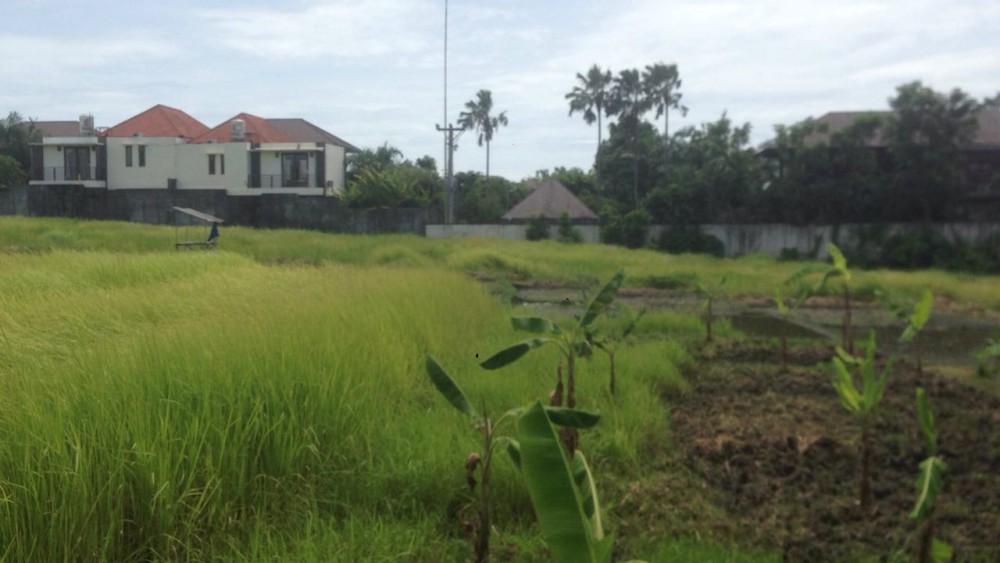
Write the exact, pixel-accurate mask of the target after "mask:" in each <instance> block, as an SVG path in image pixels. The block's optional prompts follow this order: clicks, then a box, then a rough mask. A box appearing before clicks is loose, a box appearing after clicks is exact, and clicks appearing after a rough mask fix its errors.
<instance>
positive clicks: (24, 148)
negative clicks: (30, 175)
mask: <svg viewBox="0 0 1000 563" xmlns="http://www.w3.org/2000/svg"><path fill="white" fill-rule="evenodd" d="M41 138H42V133H41V131H39V130H38V128H37V127H36V126H35V121H34V120H33V119H25V118H24V117H23V116H21V114H20V113H18V112H16V111H12V112H10V113H8V114H7V117H6V118H5V119H2V120H0V151H2V152H4V153H6V154H8V155H10V156H11V157H12V158H14V160H16V161H17V162H18V164H20V166H21V171H22V172H25V173H26V172H27V171H28V170H30V169H31V143H33V142H36V141H39V140H41Z"/></svg>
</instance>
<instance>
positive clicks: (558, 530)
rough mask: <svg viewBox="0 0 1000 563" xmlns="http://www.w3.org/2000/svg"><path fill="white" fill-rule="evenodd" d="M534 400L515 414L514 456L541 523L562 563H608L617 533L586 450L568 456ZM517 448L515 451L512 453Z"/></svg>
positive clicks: (552, 548) (557, 557)
mask: <svg viewBox="0 0 1000 563" xmlns="http://www.w3.org/2000/svg"><path fill="white" fill-rule="evenodd" d="M545 412H546V411H545V407H543V406H542V404H541V403H539V402H536V403H535V404H534V405H532V406H531V407H529V408H527V409H526V410H524V411H523V412H522V413H521V415H520V416H519V417H518V418H517V423H516V428H517V431H516V436H517V442H516V444H517V447H516V448H514V449H512V450H511V451H512V456H514V459H515V462H516V463H517V464H518V466H519V467H520V469H521V475H522V476H523V477H524V483H525V486H526V487H527V489H528V496H529V497H530V498H531V504H532V505H533V506H534V508H535V515H536V516H537V518H538V527H539V528H540V529H541V531H542V535H543V536H544V537H545V541H546V543H547V544H548V547H549V550H550V551H551V552H552V556H553V558H554V559H555V560H556V561H559V562H561V563H609V562H610V561H611V552H612V544H613V542H614V535H613V534H608V533H605V530H604V522H603V519H602V514H601V504H600V501H599V499H598V496H597V488H596V487H595V486H594V478H593V475H592V474H591V472H590V466H589V465H588V464H587V459H586V457H584V455H583V452H581V451H579V450H577V451H575V452H574V453H573V456H572V458H567V457H566V455H565V454H564V453H563V448H562V447H560V443H559V438H558V437H557V436H556V432H555V429H554V428H553V426H552V423H551V420H552V419H551V417H548V416H546V414H545ZM514 452H516V453H514Z"/></svg>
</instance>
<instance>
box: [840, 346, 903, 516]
mask: <svg viewBox="0 0 1000 563" xmlns="http://www.w3.org/2000/svg"><path fill="white" fill-rule="evenodd" d="M848 366H851V367H856V368H857V369H858V371H860V372H861V389H860V390H859V389H858V388H857V387H856V386H855V383H854V376H853V375H852V374H851V369H850V368H849V367H848ZM833 367H834V368H835V371H836V373H837V377H836V379H834V381H833V387H834V389H836V390H837V396H838V397H840V404H841V405H843V406H844V408H845V409H847V411H848V412H849V413H851V415H853V416H854V418H855V419H856V420H857V422H858V426H860V430H861V443H860V449H861V473H860V480H859V483H860V485H859V489H860V492H859V497H860V502H861V509H862V510H864V511H866V512H867V511H870V510H871V509H872V485H871V442H872V436H871V432H872V425H873V424H874V418H875V415H876V414H877V412H878V406H879V403H881V402H882V396H883V395H884V394H885V387H886V384H887V383H888V382H889V374H890V373H891V372H892V360H889V362H888V364H886V365H885V366H884V367H883V368H882V371H881V373H880V374H879V375H878V376H877V377H876V375H875V331H874V330H873V331H872V332H871V334H870V335H869V337H868V351H867V352H866V353H865V357H864V358H856V357H854V356H852V355H850V354H849V353H848V352H846V351H845V350H844V349H842V348H838V349H837V357H835V358H833Z"/></svg>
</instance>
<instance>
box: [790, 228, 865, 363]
mask: <svg viewBox="0 0 1000 563" xmlns="http://www.w3.org/2000/svg"><path fill="white" fill-rule="evenodd" d="M826 250H827V252H828V253H829V254H830V259H831V261H832V264H831V265H826V264H810V265H808V266H805V267H803V268H802V269H800V270H799V271H797V272H795V273H794V274H792V275H791V276H790V277H789V278H788V279H787V280H786V281H785V283H789V284H790V283H796V284H798V285H799V287H800V291H799V300H798V303H799V304H801V303H802V302H803V301H805V300H806V299H807V298H808V297H809V296H810V295H815V294H817V293H820V292H821V291H823V289H825V288H826V286H827V284H828V283H829V281H830V280H831V279H833V278H841V279H842V292H843V296H844V320H843V323H842V326H841V331H842V337H841V346H842V347H843V348H844V349H845V350H847V351H848V352H850V353H852V354H853V353H854V340H853V338H852V337H851V277H852V276H851V271H850V270H849V269H847V258H845V257H844V253H843V252H841V251H840V248H838V247H837V245H835V244H833V243H832V242H831V243H829V244H827V245H826ZM817 274H818V275H819V276H820V277H819V279H818V280H817V281H816V282H815V284H813V285H811V286H810V285H808V284H806V283H805V281H806V279H807V278H811V277H813V276H815V275H817Z"/></svg>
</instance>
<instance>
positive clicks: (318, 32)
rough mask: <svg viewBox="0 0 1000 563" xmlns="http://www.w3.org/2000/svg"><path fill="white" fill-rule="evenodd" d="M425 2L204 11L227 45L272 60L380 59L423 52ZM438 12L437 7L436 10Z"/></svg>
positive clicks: (379, 0) (354, 0)
mask: <svg viewBox="0 0 1000 563" xmlns="http://www.w3.org/2000/svg"><path fill="white" fill-rule="evenodd" d="M430 13H431V6H430V5H429V4H428V3H427V2H426V1H415V0H360V1H358V0H338V1H334V2H326V3H321V4H314V5H311V6H308V7H306V8H305V9H303V10H299V11H295V10H291V9H288V8H286V9H265V8H243V7H241V8H236V9H230V10H202V11H199V12H198V15H199V16H200V17H202V18H204V19H206V20H207V21H208V22H209V23H210V24H211V26H212V27H214V28H215V31H214V34H213V36H212V37H213V39H214V40H215V41H218V42H220V43H222V44H223V45H225V46H227V47H229V48H231V49H235V50H237V51H241V52H244V53H248V54H251V55H254V56H258V57H262V58H265V59H269V60H282V59H293V60H294V59H302V58H315V57H320V56H327V57H333V58H354V57H378V56H384V55H392V54H401V53H402V54H405V53H411V52H414V51H419V50H422V49H423V48H424V47H425V44H426V42H425V38H424V34H423V33H422V30H423V28H424V27H426V25H427V24H426V23H422V22H428V20H429V18H428V15H429V14H430ZM433 13H434V14H436V13H437V10H434V11H433Z"/></svg>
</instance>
